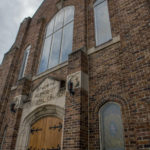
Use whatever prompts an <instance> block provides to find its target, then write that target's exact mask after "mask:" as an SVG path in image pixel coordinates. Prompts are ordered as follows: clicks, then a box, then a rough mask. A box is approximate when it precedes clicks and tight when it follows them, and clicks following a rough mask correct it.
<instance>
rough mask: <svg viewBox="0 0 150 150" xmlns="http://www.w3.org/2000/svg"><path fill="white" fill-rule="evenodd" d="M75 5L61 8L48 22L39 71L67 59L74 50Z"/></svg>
mask: <svg viewBox="0 0 150 150" xmlns="http://www.w3.org/2000/svg"><path fill="white" fill-rule="evenodd" d="M74 11H75V8H74V6H67V7H64V8H63V9H61V10H60V11H59V12H58V13H57V14H56V15H55V16H54V17H53V19H52V20H51V21H50V22H49V23H48V25H47V27H46V32H45V35H44V42H43V48H42V50H43V51H42V55H41V60H40V65H39V69H38V73H41V72H44V71H46V70H47V69H49V68H52V67H55V66H56V65H58V64H60V63H63V62H65V61H67V59H68V54H70V53H71V52H72V41H73V26H74Z"/></svg>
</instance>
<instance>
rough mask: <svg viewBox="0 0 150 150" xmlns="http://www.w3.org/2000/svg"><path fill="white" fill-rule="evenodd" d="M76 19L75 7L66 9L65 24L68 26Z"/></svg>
mask: <svg viewBox="0 0 150 150" xmlns="http://www.w3.org/2000/svg"><path fill="white" fill-rule="evenodd" d="M73 19H74V7H73V6H71V7H67V8H66V9H65V21H64V24H67V23H68V22H70V21H72V20H73Z"/></svg>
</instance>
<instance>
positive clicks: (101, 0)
mask: <svg viewBox="0 0 150 150" xmlns="http://www.w3.org/2000/svg"><path fill="white" fill-rule="evenodd" d="M104 1H105V0H97V1H96V2H95V3H94V6H96V5H98V4H100V3H102V2H104Z"/></svg>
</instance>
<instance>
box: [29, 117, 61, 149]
mask: <svg viewBox="0 0 150 150" xmlns="http://www.w3.org/2000/svg"><path fill="white" fill-rule="evenodd" d="M61 136H62V120H61V119H59V118H56V117H44V118H42V119H40V120H38V121H37V122H36V123H34V124H33V125H32V127H31V130H30V138H29V144H28V150H61Z"/></svg>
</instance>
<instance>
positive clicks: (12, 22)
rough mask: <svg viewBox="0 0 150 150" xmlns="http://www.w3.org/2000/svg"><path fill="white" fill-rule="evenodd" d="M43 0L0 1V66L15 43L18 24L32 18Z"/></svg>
mask: <svg viewBox="0 0 150 150" xmlns="http://www.w3.org/2000/svg"><path fill="white" fill-rule="evenodd" d="M43 1H44V0H0V19H1V20H0V64H1V62H2V59H3V57H4V54H5V53H6V52H7V51H8V50H9V49H10V48H11V46H12V44H13V43H14V41H15V38H16V35H17V32H18V29H19V26H20V23H21V22H22V21H23V19H24V18H26V17H28V16H30V17H32V16H33V14H34V13H35V11H36V10H37V9H38V7H39V6H40V5H41V3H42V2H43Z"/></svg>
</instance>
